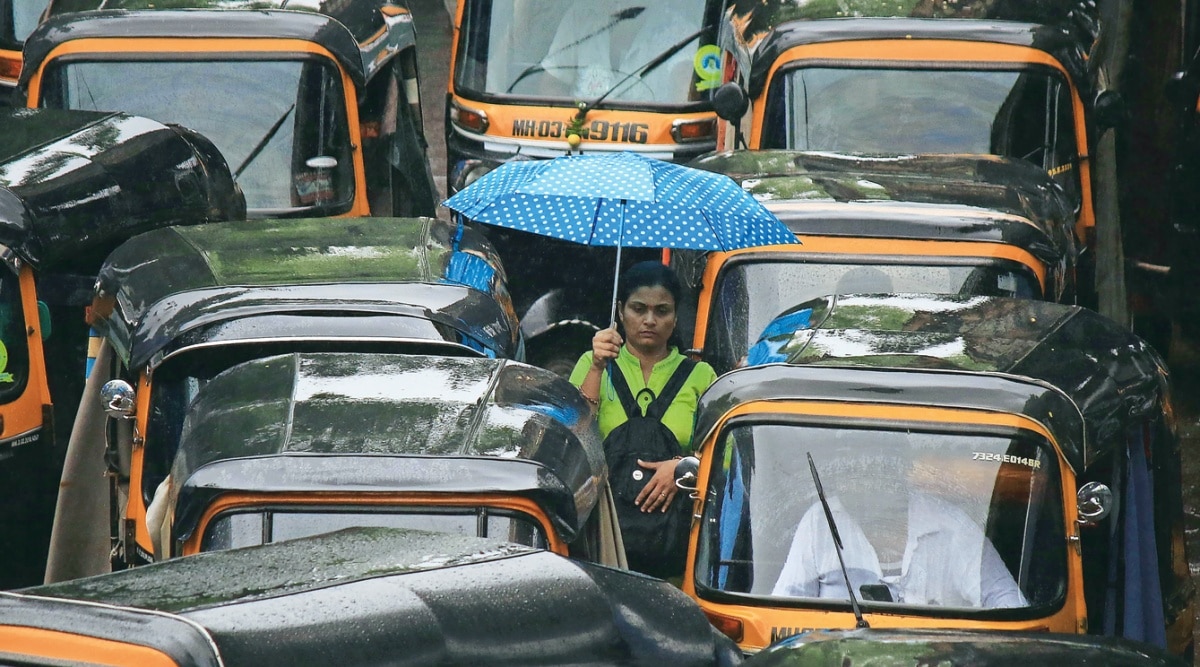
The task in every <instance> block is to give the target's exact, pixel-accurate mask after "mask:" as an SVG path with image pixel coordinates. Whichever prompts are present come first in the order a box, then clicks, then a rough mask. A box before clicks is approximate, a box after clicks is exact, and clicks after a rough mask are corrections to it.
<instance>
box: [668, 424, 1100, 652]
mask: <svg viewBox="0 0 1200 667" xmlns="http://www.w3.org/2000/svg"><path fill="white" fill-rule="evenodd" d="M772 414H786V415H789V416H791V415H801V416H812V417H818V418H819V417H845V418H852V419H856V420H863V421H872V420H879V421H894V420H904V421H910V422H927V423H929V424H930V425H931V426H941V427H945V425H947V424H958V425H982V426H1005V427H1014V428H1020V429H1024V430H1028V431H1031V432H1033V433H1036V434H1038V435H1039V436H1041V437H1043V438H1045V439H1046V440H1047V441H1049V442H1050V443H1052V444H1053V445H1054V447H1055V451H1056V452H1057V450H1058V444H1057V443H1056V442H1055V441H1054V439H1053V437H1052V436H1051V435H1050V433H1049V431H1047V430H1046V428H1045V427H1044V426H1042V425H1041V424H1039V423H1038V422H1036V421H1034V420H1032V419H1029V418H1028V417H1025V416H1024V415H1017V414H1008V413H999V412H988V411H983V410H969V409H961V408H931V407H920V406H906V405H887V404H878V403H838V402H829V401H795V400H787V401H783V400H779V401H756V402H750V403H745V404H742V405H739V406H737V407H735V408H734V409H732V410H730V411H729V412H728V413H726V414H725V415H724V416H723V417H722V418H721V420H720V421H719V422H718V423H717V424H716V425H715V426H714V428H713V430H712V431H711V432H709V433H707V434H705V435H704V440H703V441H702V444H701V446H700V448H699V449H698V450H697V451H698V454H697V455H698V456H699V457H700V460H701V466H700V472H699V475H698V480H697V485H698V487H697V488H700V489H706V488H708V484H709V478H710V476H711V474H712V470H711V468H712V464H711V463H710V462H711V461H713V460H715V458H716V457H714V456H713V455H712V452H713V448H714V446H715V445H716V436H717V435H718V434H719V433H720V432H721V429H722V428H723V427H724V425H725V424H726V423H727V422H728V421H729V420H730V419H732V418H734V417H738V416H743V415H772ZM1058 459H1059V466H1058V467H1059V470H1060V471H1061V484H1062V488H1064V489H1073V488H1075V475H1074V473H1072V472H1071V469H1070V466H1068V465H1067V464H1066V461H1065V460H1064V459H1063V458H1062V455H1061V453H1059V455H1058ZM698 495H699V499H697V501H696V508H695V512H694V514H696V515H697V516H699V515H702V514H703V510H704V508H703V502H704V500H703V499H704V498H705V497H706V495H705V494H703V493H702V494H698ZM1063 502H1064V512H1065V514H1064V516H1076V507H1075V497H1074V495H1073V494H1070V493H1067V494H1064V495H1063ZM1065 528H1066V530H1067V534H1068V535H1072V536H1073V535H1075V534H1076V532H1075V531H1076V530H1077V529H1076V527H1075V526H1074V525H1073V524H1072V525H1068V526H1066V527H1065ZM699 536H700V523H699V522H698V521H693V522H692V531H691V535H690V537H689V540H688V562H687V570H686V571H685V572H684V577H683V591H684V592H685V593H687V594H688V595H691V596H692V597H693V598H695V599H696V601H697V602H698V603H699V605H700V607H701V609H703V610H704V611H705V612H706V613H711V614H716V615H719V616H723V617H726V618H735V619H739V620H741V621H742V624H743V636H742V639H741V641H739V642H738V644H739V646H741V648H742V649H743V650H746V651H757V650H759V649H762V648H764V647H766V646H767V645H769V644H771V643H773V642H774V641H777V640H779V639H782V638H783V637H786V636H790V635H792V634H797V633H799V632H800V631H802V630H805V629H814V628H839V629H840V628H845V629H851V628H853V627H854V625H855V619H854V615H853V614H852V613H851V612H850V611H849V610H846V611H825V610H818V609H796V608H781V607H780V608H770V607H761V606H747V605H734V604H723V603H714V602H710V601H707V600H703V599H701V598H700V597H699V596H698V595H697V594H696V584H695V581H696V580H695V571H694V567H695V554H696V550H697V544H698V541H699ZM1064 549H1065V550H1066V552H1067V586H1066V594H1065V595H1066V601H1065V603H1064V604H1063V606H1062V607H1061V608H1060V609H1059V610H1058V611H1056V612H1054V613H1052V614H1051V615H1049V616H1047V617H1044V618H1038V619H1029V620H1022V621H979V620H967V619H955V618H932V617H929V616H918V615H902V614H879V613H866V614H864V617H865V618H866V620H867V622H869V623H870V624H871V627H876V628H963V629H990V630H1007V631H1032V632H1065V633H1084V632H1086V631H1087V609H1086V606H1085V604H1084V601H1083V563H1082V561H1081V559H1080V555H1079V552H1078V551H1077V550H1075V549H1073V548H1067V545H1064Z"/></svg>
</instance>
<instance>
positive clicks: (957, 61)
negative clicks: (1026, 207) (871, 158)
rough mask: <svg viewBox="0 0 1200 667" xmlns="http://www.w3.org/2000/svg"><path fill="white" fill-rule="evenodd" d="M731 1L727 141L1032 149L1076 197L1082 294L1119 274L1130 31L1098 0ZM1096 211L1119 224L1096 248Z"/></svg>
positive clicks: (725, 43)
mask: <svg viewBox="0 0 1200 667" xmlns="http://www.w3.org/2000/svg"><path fill="white" fill-rule="evenodd" d="M729 4H730V8H729V10H728V12H727V15H726V21H725V23H724V24H723V25H722V31H721V37H720V43H721V47H722V51H723V53H724V58H725V69H724V74H723V79H724V80H725V81H728V83H726V84H724V86H723V87H722V89H721V90H720V91H719V92H718V93H715V94H714V106H715V108H716V110H717V113H718V114H719V115H720V116H721V117H722V118H723V119H724V120H725V121H726V123H724V124H722V126H721V127H719V128H718V134H719V135H720V138H719V139H718V145H720V146H723V147H725V148H735V147H738V146H739V145H741V144H745V146H746V147H747V148H751V149H763V148H788V149H795V150H811V151H832V152H838V153H864V154H877V155H903V154H914V153H916V154H932V153H941V154H990V155H1000V156H1005V157H1010V158H1013V159H1017V160H1025V161H1028V162H1030V163H1032V164H1034V165H1036V166H1038V167H1039V168H1041V169H1042V170H1044V171H1045V172H1046V173H1047V174H1048V175H1049V176H1050V177H1052V178H1053V179H1054V180H1055V181H1056V182H1057V183H1059V185H1061V186H1062V187H1063V189H1064V191H1065V192H1066V193H1067V195H1068V196H1069V197H1070V200H1071V203H1072V209H1073V210H1075V212H1076V216H1075V221H1074V227H1075V233H1076V236H1077V239H1078V241H1079V243H1080V246H1081V248H1082V249H1083V250H1084V251H1085V253H1084V255H1083V256H1082V257H1081V262H1080V264H1081V273H1083V274H1084V275H1083V276H1081V278H1080V289H1081V293H1082V295H1083V296H1084V297H1085V299H1086V302H1087V303H1088V304H1091V305H1095V303H1096V301H1097V300H1098V299H1099V296H1098V295H1097V294H1095V293H1094V287H1093V285H1094V283H1095V278H1093V274H1095V273H1096V271H1100V272H1101V273H1100V274H1097V275H1100V276H1101V277H1102V278H1103V279H1104V280H1111V281H1112V282H1120V280H1121V279H1122V276H1123V268H1122V260H1121V258H1120V253H1119V252H1118V251H1117V249H1119V247H1120V240H1121V231H1120V230H1121V227H1120V223H1119V216H1118V206H1117V200H1116V191H1117V188H1118V183H1117V172H1116V153H1115V149H1114V148H1113V146H1114V144H1113V143H1111V141H1110V142H1109V143H1105V144H1103V145H1102V143H1101V141H1100V139H1101V136H1102V135H1103V134H1104V133H1105V132H1107V131H1108V130H1110V129H1112V128H1114V127H1116V126H1117V125H1119V121H1120V119H1121V117H1122V112H1123V102H1122V99H1121V96H1120V93H1118V92H1116V90H1114V89H1113V86H1114V85H1115V83H1114V81H1113V77H1114V76H1115V71H1114V70H1115V69H1118V68H1119V65H1118V64H1117V63H1115V62H1114V60H1115V59H1116V53H1117V52H1116V51H1115V50H1114V49H1113V48H1110V47H1112V44H1111V43H1110V42H1111V41H1112V39H1115V38H1116V36H1117V35H1119V34H1122V33H1121V32H1120V26H1119V25H1118V24H1115V23H1113V24H1109V23H1103V26H1104V29H1103V30H1101V29H1100V26H1101V25H1102V24H1101V22H1100V21H1099V19H1098V18H1097V17H1096V16H1095V14H1096V9H1095V5H1087V4H1086V3H1084V4H1079V5H1076V4H1074V3H1050V2H1031V3H994V2H982V3H972V4H971V5H970V6H966V5H962V3H937V2H935V3H926V2H912V1H908V2H899V3H878V2H857V1H851V2H845V3H840V4H839V3H833V4H826V3H816V4H813V3H807V4H805V5H803V6H797V5H795V4H794V3H789V2H782V1H779V0H769V1H767V2H758V1H750V0H734V1H732V2H730V3H729ZM1072 10H1073V11H1072ZM1101 32H1102V33H1103V34H1100V33H1101ZM1101 42H1104V44H1103V46H1101ZM1089 56H1091V57H1090V58H1089ZM739 137H743V138H742V139H739ZM738 142H741V144H739V143H738ZM1098 215H1101V216H1105V218H1104V220H1101V221H1098V220H1097V216H1098ZM1098 223H1099V224H1100V225H1101V227H1102V229H1103V232H1102V233H1104V234H1111V235H1112V236H1111V238H1108V237H1106V243H1105V244H1104V245H1103V246H1101V247H1098V245H1097V242H1096V234H1097V233H1098V231H1097V229H1098V228H1097V224H1098ZM1108 248H1112V255H1111V256H1109V255H1108V254H1106V255H1105V256H1104V257H1102V258H1101V257H1099V256H1097V255H1096V253H1097V252H1105V253H1108V252H1109V250H1107V249H1108ZM1122 298H1123V297H1122ZM1122 305H1123V304H1122ZM1101 306H1107V302H1106V303H1104V304H1101Z"/></svg>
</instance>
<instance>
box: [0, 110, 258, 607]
mask: <svg viewBox="0 0 1200 667" xmlns="http://www.w3.org/2000/svg"><path fill="white" fill-rule="evenodd" d="M0 127H3V128H4V129H3V131H0V257H2V260H0V261H2V263H3V267H2V268H0V489H2V491H0V531H2V532H3V534H4V535H5V539H3V540H0V562H3V563H5V567H4V568H3V571H0V588H11V587H14V586H19V585H28V584H31V583H36V582H37V581H40V580H41V568H42V565H43V564H44V562H45V554H46V543H47V540H48V538H49V531H50V520H51V517H52V516H53V512H54V498H55V495H56V494H57V486H58V484H57V480H58V475H59V468H60V466H61V464H62V457H63V452H64V450H65V448H66V441H67V435H68V434H69V432H70V429H71V419H72V417H73V415H74V411H75V407H76V406H77V405H78V402H79V396H80V392H81V391H82V384H83V383H82V380H81V379H80V371H81V369H82V368H83V365H84V360H85V357H86V349H85V342H86V339H87V326H86V324H85V323H84V309H85V308H86V306H87V305H88V303H89V301H90V292H91V285H92V283H93V282H94V281H95V277H96V270H97V269H98V268H99V266H100V263H101V261H103V259H104V256H105V255H106V254H107V253H108V252H109V251H110V250H112V249H113V248H114V247H115V246H116V245H117V244H118V243H120V242H121V241H123V240H125V239H127V238H129V237H130V236H133V235H135V234H138V233H140V232H143V231H146V230H150V229H154V228H155V227H161V226H166V225H171V224H195V223H200V222H206V221H211V220H224V219H229V220H237V219H240V218H243V217H245V210H246V209H245V201H244V200H243V198H242V195H241V193H240V192H239V191H238V190H237V186H236V185H235V184H234V182H233V179H232V176H231V174H230V172H229V168H228V167H227V166H226V164H225V160H224V159H223V158H222V157H221V155H220V153H218V152H217V150H216V148H215V147H214V146H213V145H212V144H211V143H210V142H209V141H208V140H206V139H205V138H204V137H202V136H200V135H198V134H196V133H195V132H192V131H190V130H186V129H184V128H180V127H177V126H167V125H163V124H161V123H158V122H156V121H152V120H149V119H147V118H140V117H136V116H127V115H125V114H115V113H96V112H85V111H78V112H74V111H58V110H29V109H21V110H5V111H3V112H0Z"/></svg>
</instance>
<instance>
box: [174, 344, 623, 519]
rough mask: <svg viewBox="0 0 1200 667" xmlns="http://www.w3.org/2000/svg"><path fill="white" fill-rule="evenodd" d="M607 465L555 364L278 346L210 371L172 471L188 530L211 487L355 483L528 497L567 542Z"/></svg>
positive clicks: (329, 487) (583, 408)
mask: <svg viewBox="0 0 1200 667" xmlns="http://www.w3.org/2000/svg"><path fill="white" fill-rule="evenodd" d="M605 475H606V473H605V467H604V453H603V450H602V448H601V445H600V436H599V433H598V431H597V430H596V426H595V421H594V420H593V419H592V418H591V413H590V411H589V410H588V406H587V404H586V403H585V402H584V401H583V399H582V398H581V397H580V395H579V392H578V391H577V390H576V389H575V388H574V387H573V386H571V384H570V383H568V382H567V381H566V380H564V379H563V378H560V377H559V376H557V375H555V374H554V373H552V372H550V371H547V370H544V369H541V368H536V367H533V366H527V365H525V364H521V363H515V362H511V361H506V360H502V359H482V358H460V357H442V356H423V355H390V354H361V353H357V354H356V353H350V354H345V353H313V354H288V355H281V356H276V357H269V358H265V359H258V360H254V361H249V362H245V363H242V364H240V365H238V366H235V367H233V368H231V369H229V370H227V371H225V372H224V373H221V374H220V375H218V376H216V377H214V378H213V379H212V380H211V381H210V382H209V383H208V384H206V385H205V386H204V387H203V388H202V389H201V390H200V392H199V393H198V394H197V395H196V397H195V398H194V399H193V400H192V403H191V405H190V406H189V409H188V414H187V416H186V417H185V419H184V425H183V432H182V435H181V436H180V442H179V449H178V453H177V455H176V458H175V466H174V469H173V471H172V476H173V477H174V478H175V479H177V480H180V484H179V485H178V486H177V488H178V493H179V498H178V503H177V506H176V507H177V509H176V521H175V525H176V527H177V530H178V532H179V533H180V536H181V537H183V538H185V539H186V537H187V535H188V534H190V531H191V530H192V529H193V528H194V527H195V525H196V522H197V521H198V520H199V517H200V515H201V513H202V512H204V510H205V509H206V508H207V507H208V505H209V504H210V501H211V500H212V498H213V497H214V496H216V495H219V494H221V493H227V492H231V491H235V492H236V491H248V492H264V493H268V492H279V493H306V492H308V493H319V492H322V491H326V492H328V491H346V490H354V491H356V492H370V491H375V492H381V491H384V492H386V491H391V492H395V491H407V492H421V493H426V492H430V493H488V492H491V493H507V494H516V495H521V496H527V497H530V498H532V499H533V500H535V501H536V502H538V504H539V505H540V506H542V507H543V508H544V509H545V510H546V513H547V515H548V516H549V517H550V518H551V519H553V520H554V522H555V527H556V529H557V530H558V531H559V532H560V533H561V534H562V535H563V536H564V539H565V541H568V542H569V541H571V540H572V539H573V538H574V536H575V534H576V533H577V532H578V531H579V530H581V529H582V527H583V522H584V521H585V520H586V519H587V517H588V516H589V515H590V513H591V511H592V507H593V506H595V504H596V501H597V498H598V494H599V492H600V490H601V489H602V488H603V486H604V484H605ZM179 487H181V488H179Z"/></svg>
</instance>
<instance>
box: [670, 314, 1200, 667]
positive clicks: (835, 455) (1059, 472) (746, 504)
mask: <svg viewBox="0 0 1200 667" xmlns="http://www.w3.org/2000/svg"><path fill="white" fill-rule="evenodd" d="M802 314H804V315H807V316H806V317H797V316H799V315H802ZM777 323H780V324H781V325H782V324H790V326H778V327H775V328H774V330H773V331H770V332H768V334H767V336H765V337H764V338H763V339H762V341H760V343H759V344H761V345H762V346H764V347H765V348H767V350H766V354H764V355H763V356H761V357H759V358H758V360H759V361H761V362H763V363H762V365H750V366H746V367H743V368H740V369H737V370H734V371H731V372H729V373H726V374H725V375H723V376H721V377H720V378H718V379H717V381H716V382H715V383H714V384H713V385H712V386H711V387H710V388H709V390H708V391H707V392H706V393H705V394H704V395H703V396H702V397H701V399H700V403H699V406H698V409H697V423H696V430H695V433H696V436H695V440H694V441H695V442H698V443H700V444H699V449H698V457H699V462H698V474H697V475H696V479H695V480H694V481H695V485H696V487H697V489H698V490H697V491H696V492H695V495H694V497H695V498H696V510H695V515H696V516H697V521H695V522H694V523H693V527H692V536H691V537H692V541H691V544H690V547H689V552H688V566H687V571H686V574H685V577H684V582H683V589H684V590H685V591H686V592H688V593H689V594H691V595H694V596H695V597H696V599H697V600H698V601H699V603H700V605H701V607H702V608H703V609H704V610H705V613H706V614H708V616H709V618H710V619H711V620H712V621H713V623H714V624H715V625H716V626H717V627H718V628H722V629H723V630H724V631H725V632H726V634H728V635H730V636H731V637H733V638H734V639H736V640H737V641H738V643H739V644H740V645H741V646H742V648H743V649H744V650H747V651H756V650H758V649H761V648H763V647H765V646H767V645H768V644H771V643H773V642H775V641H778V640H780V639H783V638H785V637H788V636H791V635H794V634H798V633H800V632H803V631H805V630H807V629H814V628H829V629H848V628H853V627H856V626H857V627H864V626H869V627H871V628H880V629H892V628H927V629H932V628H947V629H969V630H995V631H1021V632H1051V633H1068V634H1085V633H1086V634H1094V635H1103V636H1115V637H1125V638H1128V639H1133V640H1138V641H1144V642H1148V643H1152V644H1156V645H1158V646H1160V647H1165V648H1166V649H1167V650H1168V651H1169V652H1170V653H1172V654H1174V655H1178V656H1188V657H1189V658H1190V656H1191V654H1192V652H1193V640H1192V626H1193V616H1194V607H1195V601H1194V599H1195V589H1194V586H1193V584H1192V581H1191V576H1190V573H1189V570H1188V560H1187V554H1186V545H1185V541H1184V523H1183V503H1182V491H1181V481H1180V452H1179V444H1178V440H1177V438H1176V430H1175V429H1176V427H1175V423H1174V420H1173V414H1172V408H1171V398H1170V391H1169V384H1168V378H1167V371H1166V367H1165V365H1164V364H1163V362H1162V360H1161V359H1160V358H1159V357H1158V355H1157V354H1156V353H1155V352H1154V351H1153V350H1152V349H1151V348H1150V347H1149V346H1148V345H1147V344H1146V343H1144V342H1143V341H1142V340H1141V339H1139V338H1137V337H1136V336H1135V335H1133V334H1132V333H1130V332H1128V331H1127V330H1125V329H1123V328H1122V327H1120V326H1118V325H1117V324H1115V323H1113V322H1111V321H1109V320H1107V319H1106V318H1104V317H1102V316H1100V315H1098V314H1096V313H1095V312H1093V311H1091V310H1087V309H1083V308H1080V307H1076V306H1066V305H1060V304H1053V303H1047V302H1041V301H1032V300H1025V299H1012V298H1003V297H984V296H938V295H849V296H837V297H824V298H820V299H814V300H812V301H809V302H807V303H805V304H800V305H799V306H797V307H796V309H795V310H793V311H791V312H789V313H786V314H784V315H782V316H781V317H780V319H779V320H777ZM753 353H754V351H752V356H754V354H753ZM767 362H774V363H767ZM810 461H811V463H810ZM680 472H681V473H684V474H686V472H687V471H686V470H682V471H680ZM685 484H686V482H685ZM828 517H833V518H832V519H830V518H828ZM835 533H836V534H835ZM838 545H841V547H842V548H838ZM834 556H841V557H843V558H844V562H845V567H844V568H840V567H839V566H838V565H837V560H831V559H833V558H834ZM851 594H852V596H851Z"/></svg>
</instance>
